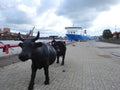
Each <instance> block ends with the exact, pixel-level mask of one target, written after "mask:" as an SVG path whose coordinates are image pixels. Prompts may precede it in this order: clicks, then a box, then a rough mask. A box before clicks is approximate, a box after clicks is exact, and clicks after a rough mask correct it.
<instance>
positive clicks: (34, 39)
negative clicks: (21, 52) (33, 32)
mask: <svg viewBox="0 0 120 90" xmlns="http://www.w3.org/2000/svg"><path fill="white" fill-rule="evenodd" d="M39 35H40V33H39V32H38V33H37V36H36V37H35V38H33V41H36V40H37V39H39Z"/></svg>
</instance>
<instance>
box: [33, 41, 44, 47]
mask: <svg viewBox="0 0 120 90" xmlns="http://www.w3.org/2000/svg"><path fill="white" fill-rule="evenodd" d="M42 45H43V43H41V42H37V43H35V47H36V48H37V47H41V46H42Z"/></svg>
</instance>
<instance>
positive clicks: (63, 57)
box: [61, 54, 65, 65]
mask: <svg viewBox="0 0 120 90" xmlns="http://www.w3.org/2000/svg"><path fill="white" fill-rule="evenodd" d="M64 59H65V54H64V55H63V56H62V63H61V65H64Z"/></svg>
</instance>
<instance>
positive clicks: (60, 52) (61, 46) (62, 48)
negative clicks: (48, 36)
mask: <svg viewBox="0 0 120 90" xmlns="http://www.w3.org/2000/svg"><path fill="white" fill-rule="evenodd" d="M51 45H52V46H53V47H54V48H55V50H56V52H57V63H59V57H60V56H62V63H61V65H64V63H65V61H64V59H65V54H66V43H65V42H64V41H56V40H55V37H53V40H52V42H51Z"/></svg>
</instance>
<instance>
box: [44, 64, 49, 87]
mask: <svg viewBox="0 0 120 90" xmlns="http://www.w3.org/2000/svg"><path fill="white" fill-rule="evenodd" d="M48 68H49V66H45V67H44V73H45V82H44V84H45V85H48V84H49V70H48Z"/></svg>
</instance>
